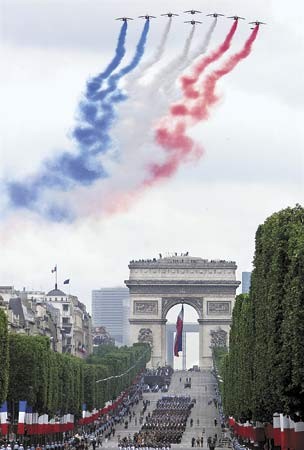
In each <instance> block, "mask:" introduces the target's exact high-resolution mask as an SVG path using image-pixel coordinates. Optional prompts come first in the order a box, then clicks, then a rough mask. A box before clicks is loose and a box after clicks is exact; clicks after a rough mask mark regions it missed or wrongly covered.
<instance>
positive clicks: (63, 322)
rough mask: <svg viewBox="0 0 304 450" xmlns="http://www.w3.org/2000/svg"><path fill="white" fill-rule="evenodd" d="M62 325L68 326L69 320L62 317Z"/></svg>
mask: <svg viewBox="0 0 304 450" xmlns="http://www.w3.org/2000/svg"><path fill="white" fill-rule="evenodd" d="M62 324H63V325H69V324H70V318H69V317H63V318H62Z"/></svg>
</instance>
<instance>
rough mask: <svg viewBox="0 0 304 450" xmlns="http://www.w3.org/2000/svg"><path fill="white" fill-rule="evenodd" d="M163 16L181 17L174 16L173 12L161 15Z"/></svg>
mask: <svg viewBox="0 0 304 450" xmlns="http://www.w3.org/2000/svg"><path fill="white" fill-rule="evenodd" d="M161 16H167V17H173V16H179V14H174V13H172V12H168V13H165V14H161Z"/></svg>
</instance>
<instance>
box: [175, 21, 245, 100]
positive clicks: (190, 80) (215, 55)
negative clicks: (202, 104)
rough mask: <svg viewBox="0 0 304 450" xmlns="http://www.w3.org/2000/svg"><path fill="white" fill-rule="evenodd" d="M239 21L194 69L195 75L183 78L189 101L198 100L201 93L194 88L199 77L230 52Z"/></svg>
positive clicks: (182, 81)
mask: <svg viewBox="0 0 304 450" xmlns="http://www.w3.org/2000/svg"><path fill="white" fill-rule="evenodd" d="M237 26H238V21H237V20H236V21H234V22H233V25H232V27H231V29H230V31H229V33H228V34H227V36H226V38H225V40H224V42H223V43H222V44H221V45H220V46H219V47H218V48H217V49H216V50H214V51H213V52H212V53H210V55H208V56H206V57H204V58H203V59H202V60H201V61H199V62H198V63H197V64H196V66H195V67H194V69H193V73H192V76H191V77H187V76H184V77H182V78H181V83H182V89H183V92H184V96H185V97H186V98H188V99H191V98H198V96H199V92H198V91H196V90H195V89H194V88H193V85H194V84H195V83H197V81H198V79H199V77H200V76H201V75H202V73H203V72H204V70H205V69H206V67H207V66H209V64H211V63H213V62H215V61H217V60H218V59H219V58H221V56H223V54H224V53H225V52H227V50H229V48H230V45H231V42H232V39H233V36H234V35H235V32H236V30H237Z"/></svg>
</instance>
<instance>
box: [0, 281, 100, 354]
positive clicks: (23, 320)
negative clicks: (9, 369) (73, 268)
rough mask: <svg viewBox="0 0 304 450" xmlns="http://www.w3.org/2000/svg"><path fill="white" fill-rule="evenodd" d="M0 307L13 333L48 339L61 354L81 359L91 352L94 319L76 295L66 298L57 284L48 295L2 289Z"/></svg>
mask: <svg viewBox="0 0 304 450" xmlns="http://www.w3.org/2000/svg"><path fill="white" fill-rule="evenodd" d="M0 307H1V308H2V309H4V310H5V312H6V314H7V317H8V328H9V331H10V332H12V333H21V334H22V333H23V334H28V335H31V336H35V335H42V336H47V337H48V338H49V339H50V345H51V348H52V349H53V350H54V351H56V352H59V353H70V354H72V355H74V356H78V357H81V358H84V357H85V356H86V355H88V354H90V353H92V349H93V345H92V323H91V316H90V315H89V314H88V313H87V311H86V307H85V305H84V304H83V303H81V302H80V301H79V300H78V298H77V297H76V296H73V295H66V294H65V293H64V292H63V291H61V290H60V289H58V288H57V285H56V286H55V289H52V290H51V291H50V292H48V293H47V294H45V292H42V291H26V290H25V289H23V290H22V291H17V290H15V289H14V288H13V286H0Z"/></svg>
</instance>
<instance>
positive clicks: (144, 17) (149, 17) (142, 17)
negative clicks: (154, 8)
mask: <svg viewBox="0 0 304 450" xmlns="http://www.w3.org/2000/svg"><path fill="white" fill-rule="evenodd" d="M138 17H139V18H140V19H146V20H150V19H156V16H149V14H146V15H145V16H138Z"/></svg>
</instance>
